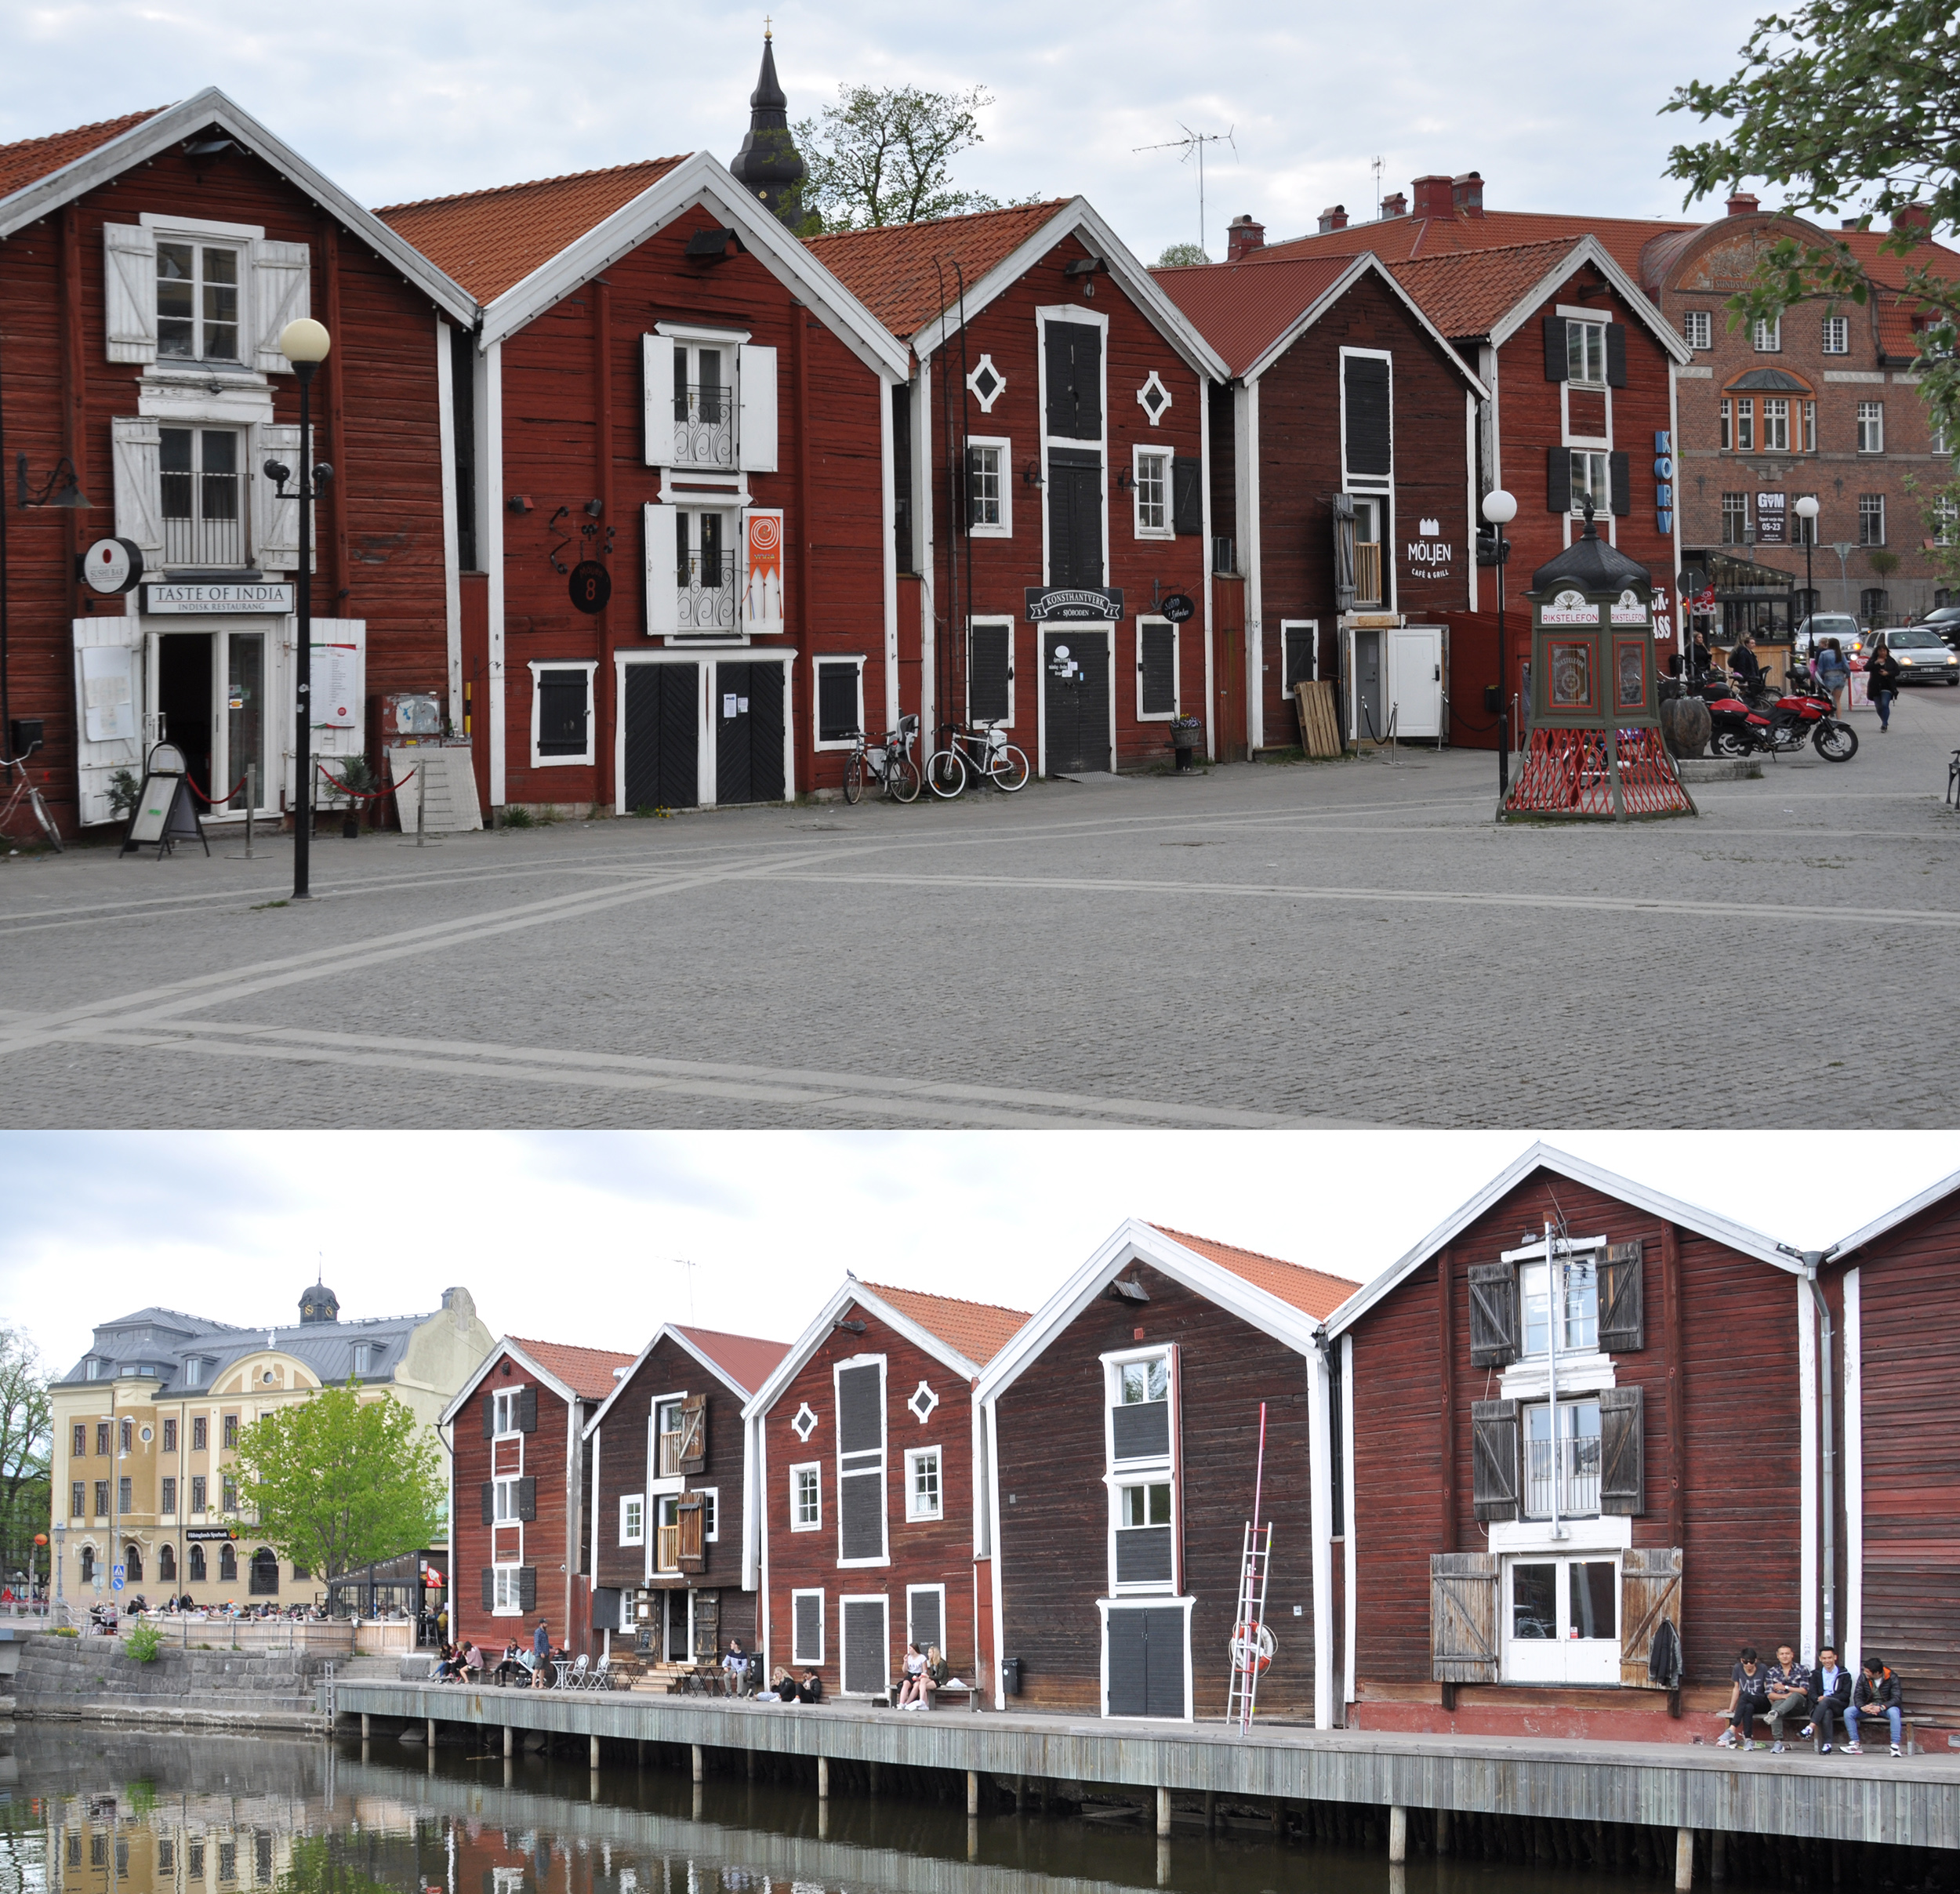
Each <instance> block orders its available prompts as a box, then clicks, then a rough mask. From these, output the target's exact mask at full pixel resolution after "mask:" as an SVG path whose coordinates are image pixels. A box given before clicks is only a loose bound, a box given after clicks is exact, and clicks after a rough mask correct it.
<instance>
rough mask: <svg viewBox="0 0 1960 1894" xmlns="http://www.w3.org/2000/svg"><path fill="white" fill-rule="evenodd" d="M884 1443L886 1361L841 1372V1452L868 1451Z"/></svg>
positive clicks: (838, 1419) (869, 1363)
mask: <svg viewBox="0 0 1960 1894" xmlns="http://www.w3.org/2000/svg"><path fill="white" fill-rule="evenodd" d="M882 1446H884V1363H883V1362H864V1363H862V1365H861V1366H857V1367H855V1368H842V1369H840V1370H838V1372H837V1451H838V1452H839V1453H844V1454H851V1453H871V1452H873V1451H875V1450H877V1449H878V1448H880V1447H882Z"/></svg>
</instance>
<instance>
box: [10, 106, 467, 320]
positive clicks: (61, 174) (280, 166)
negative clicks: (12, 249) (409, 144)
mask: <svg viewBox="0 0 1960 1894" xmlns="http://www.w3.org/2000/svg"><path fill="white" fill-rule="evenodd" d="M206 125H222V126H223V128H224V129H225V130H227V132H230V133H232V134H233V136H235V137H236V138H237V139H238V142H239V143H241V144H242V145H244V146H245V147H246V148H247V149H248V150H249V151H251V152H252V154H253V155H254V156H255V157H258V158H263V159H264V160H265V161H267V163H268V164H269V165H271V166H272V168H273V169H274V170H275V171H277V172H279V173H280V175H281V176H283V177H284V178H285V180H287V181H288V182H289V183H291V184H292V185H293V186H294V187H296V189H298V190H301V191H303V192H304V193H305V194H307V196H308V197H310V198H311V199H312V200H313V201H314V202H315V203H316V204H318V205H320V207H321V209H323V210H325V211H328V212H331V213H332V216H335V217H336V219H338V220H339V222H340V223H343V224H344V225H345V226H346V227H347V229H348V230H350V231H351V232H352V233H353V234H354V235H355V236H357V237H358V238H360V239H361V241H362V242H363V243H365V245H367V246H368V249H371V250H372V251H373V252H375V253H376V255H377V256H381V257H383V258H384V259H386V260H387V261H388V262H389V263H392V264H394V267H396V268H397V270H400V271H401V274H403V275H404V276H405V277H406V278H408V281H410V282H412V284H414V285H415V286H416V288H418V289H419V290H420V291H421V292H423V294H424V295H425V296H427V297H428V298H429V299H430V301H431V302H433V303H434V304H435V305H436V307H437V308H438V309H441V310H444V311H445V312H446V313H447V314H449V315H450V316H452V317H454V318H455V320H456V321H458V322H460V323H461V324H462V325H463V327H464V328H472V327H474V325H475V323H476V319H477V304H476V299H475V298H474V296H470V293H469V292H467V291H466V290H465V289H464V288H463V286H462V285H461V284H459V283H456V282H453V281H451V280H450V278H448V277H447V276H445V275H444V274H443V273H442V272H441V270H438V269H437V267H435V265H434V263H430V260H429V259H428V258H427V257H426V256H423V254H422V252H420V251H419V250H418V249H416V248H415V246H414V245H412V244H411V243H409V242H408V241H407V240H406V239H405V238H401V237H398V236H397V235H396V234H395V233H394V231H393V230H390V228H389V227H387V224H385V223H383V222H382V221H381V220H380V219H379V217H377V216H376V215H375V214H374V212H372V211H371V210H368V209H365V208H364V207H363V206H362V205H359V204H357V203H356V202H355V201H354V199H353V198H350V197H349V196H348V195H347V193H346V192H345V191H344V190H342V189H341V188H340V187H339V185H337V184H336V183H333V182H332V180H330V179H329V178H328V177H327V176H326V175H325V172H320V171H316V170H315V169H314V168H313V166H312V165H310V164H308V163H307V161H306V160H305V159H304V158H302V157H300V156H299V154H298V153H297V152H296V151H294V150H293V149H292V147H291V146H289V145H287V144H285V143H282V142H281V140H278V139H277V138H275V137H274V136H273V135H272V133H271V132H269V131H267V129H266V128H265V127H264V126H263V125H261V124H260V122H258V120H257V119H256V118H253V117H252V114H250V113H249V112H248V111H245V109H244V108H243V107H241V106H239V105H237V104H234V103H233V102H232V101H231V100H230V99H228V98H227V97H226V96H225V95H224V94H223V93H222V92H220V90H219V89H218V88H217V87H216V86H215V85H209V86H206V87H205V89H204V90H203V91H202V92H201V93H196V94H194V96H191V98H188V99H186V100H183V101H182V102H181V103H179V104H176V105H172V106H169V107H165V110H163V111H160V112H158V114H156V115H155V116H154V118H146V119H145V120H144V121H143V123H142V124H140V125H132V126H131V127H130V128H129V130H128V131H126V132H123V133H122V136H120V137H117V138H112V139H111V140H109V142H108V143H107V144H106V145H100V146H98V147H96V149H95V150H94V151H90V152H88V153H86V154H84V155H83V156H82V157H80V158H76V159H75V160H74V161H73V162H72V163H70V164H66V165H63V166H62V167H61V169H60V170H58V171H52V172H49V174H48V175H47V176H45V177H43V178H37V179H36V180H34V183H31V184H27V185H24V186H23V187H21V188H20V190H16V192H15V193H14V194H13V195H12V196H11V197H9V198H0V238H5V237H10V236H12V235H13V233H14V232H15V231H16V230H19V229H20V227H22V226H23V225H24V224H28V223H34V221H35V220H37V219H38V218H41V217H45V216H47V215H48V214H49V212H51V211H53V210H55V209H59V208H60V206H61V205H64V204H66V203H67V202H69V201H70V200H71V199H72V198H78V197H81V196H82V195H84V194H85V193H87V192H89V191H91V190H94V189H95V188H96V187H97V186H98V185H100V184H106V183H108V182H109V181H110V180H111V179H114V178H117V177H120V176H122V174H123V173H124V172H125V171H129V170H132V169H134V168H135V167H136V165H140V164H142V163H143V162H144V161H146V160H147V159H149V158H154V157H156V156H157V155H158V154H160V153H162V152H164V151H168V150H169V149H170V148H171V147H172V146H175V145H178V144H181V143H183V140H185V139H186V138H187V137H188V136H190V135H191V133H192V132H198V131H201V130H202V129H204V128H205V126H206Z"/></svg>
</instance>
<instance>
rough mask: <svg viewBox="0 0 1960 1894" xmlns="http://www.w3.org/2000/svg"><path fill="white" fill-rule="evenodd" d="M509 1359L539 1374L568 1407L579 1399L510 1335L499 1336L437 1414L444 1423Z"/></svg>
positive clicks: (539, 1377)
mask: <svg viewBox="0 0 1960 1894" xmlns="http://www.w3.org/2000/svg"><path fill="white" fill-rule="evenodd" d="M505 1359H510V1360H511V1361H514V1362H516V1363H517V1366H519V1367H521V1369H523V1370H524V1372H525V1373H527V1374H532V1375H535V1376H536V1377H537V1378H538V1379H539V1381H542V1382H543V1384H545V1386H546V1387H547V1388H550V1390H551V1391H552V1392H553V1393H554V1394H555V1395H557V1397H558V1399H560V1400H561V1401H563V1402H564V1403H565V1405H566V1406H571V1405H572V1402H574V1401H575V1400H577V1399H579V1397H578V1395H575V1394H574V1393H573V1392H572V1390H571V1389H570V1388H568V1387H567V1386H566V1385H565V1384H564V1382H563V1381H560V1380H559V1379H558V1377H557V1376H556V1375H555V1374H554V1373H552V1372H551V1371H550V1370H549V1369H548V1368H543V1367H540V1366H539V1364H538V1363H537V1362H534V1361H533V1360H532V1359H531V1357H530V1356H529V1355H527V1354H525V1353H524V1350H523V1349H521V1348H519V1347H518V1346H517V1344H516V1343H515V1342H514V1341H512V1340H511V1339H510V1337H509V1336H507V1335H505V1336H499V1337H498V1339H497V1342H496V1345H495V1347H494V1348H492V1349H491V1351H490V1352H489V1353H488V1355H485V1357H484V1358H483V1359H482V1360H481V1362H478V1363H477V1370H476V1372H475V1373H474V1374H472V1375H471V1376H470V1378H469V1380H467V1381H465V1382H464V1383H463V1385H462V1387H461V1388H459V1389H458V1390H457V1391H456V1399H454V1400H453V1401H452V1402H450V1403H449V1405H448V1406H447V1407H445V1409H444V1410H442V1412H441V1414H440V1415H438V1416H437V1420H438V1421H439V1422H440V1424H441V1425H443V1426H445V1427H447V1426H448V1424H449V1423H450V1422H451V1421H453V1420H455V1419H456V1416H457V1415H458V1414H459V1413H462V1412H463V1404H464V1402H466V1401H467V1400H468V1399H470V1395H473V1394H474V1393H475V1392H476V1391H477V1389H478V1388H481V1386H482V1385H483V1384H484V1382H485V1381H486V1380H488V1377H489V1373H490V1370H492V1368H494V1367H495V1366H496V1365H497V1363H498V1362H500V1361H503V1360H505Z"/></svg>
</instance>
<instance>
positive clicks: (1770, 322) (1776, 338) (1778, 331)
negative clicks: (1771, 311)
mask: <svg viewBox="0 0 1960 1894" xmlns="http://www.w3.org/2000/svg"><path fill="white" fill-rule="evenodd" d="M1755 343H1756V353H1757V354H1759V355H1779V354H1782V352H1783V318H1782V317H1780V316H1773V317H1769V318H1768V319H1767V320H1766V321H1759V322H1758V323H1757V325H1756V326H1755Z"/></svg>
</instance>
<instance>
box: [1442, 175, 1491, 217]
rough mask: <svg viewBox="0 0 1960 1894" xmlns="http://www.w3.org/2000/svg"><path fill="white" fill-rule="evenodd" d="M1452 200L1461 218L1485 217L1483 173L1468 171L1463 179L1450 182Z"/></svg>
mask: <svg viewBox="0 0 1960 1894" xmlns="http://www.w3.org/2000/svg"><path fill="white" fill-rule="evenodd" d="M1450 201H1451V204H1452V205H1453V207H1454V209H1455V211H1456V213H1457V216H1459V217H1481V216H1483V172H1481V171H1466V172H1464V173H1463V175H1462V176H1461V177H1455V178H1452V179H1451V180H1450Z"/></svg>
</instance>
